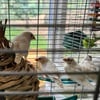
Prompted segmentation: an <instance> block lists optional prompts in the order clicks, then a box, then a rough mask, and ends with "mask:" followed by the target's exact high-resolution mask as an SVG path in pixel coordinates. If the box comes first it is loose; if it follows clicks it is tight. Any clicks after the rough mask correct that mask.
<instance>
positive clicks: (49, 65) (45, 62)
mask: <svg viewBox="0 0 100 100" xmlns="http://www.w3.org/2000/svg"><path fill="white" fill-rule="evenodd" d="M35 60H36V61H38V62H39V63H40V64H41V67H42V68H41V71H42V72H58V69H57V67H56V65H55V64H54V63H53V62H52V61H50V60H49V59H48V58H47V57H45V56H40V57H38V58H36V59H35ZM46 77H49V78H50V79H52V80H53V81H54V82H55V83H57V85H59V86H60V87H61V88H63V83H62V81H61V79H60V76H59V75H48V74H46Z"/></svg>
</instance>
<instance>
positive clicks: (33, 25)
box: [7, 24, 100, 27]
mask: <svg viewBox="0 0 100 100" xmlns="http://www.w3.org/2000/svg"><path fill="white" fill-rule="evenodd" d="M10 26H11V27H26V25H25V24H10ZM27 26H28V27H55V25H54V24H29V25H27ZM74 26H75V27H91V26H92V25H91V24H84V25H83V24H56V27H74ZM96 26H100V24H96ZM7 27H8V25H7Z"/></svg>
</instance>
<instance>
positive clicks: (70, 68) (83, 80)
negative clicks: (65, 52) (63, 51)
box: [63, 57, 93, 88]
mask: <svg viewBox="0 0 100 100" xmlns="http://www.w3.org/2000/svg"><path fill="white" fill-rule="evenodd" d="M63 61H64V62H65V65H64V67H65V68H64V69H65V72H66V73H67V72H81V67H80V65H79V64H78V63H77V62H76V61H75V60H74V58H72V57H67V58H63ZM68 76H69V77H70V79H72V80H73V81H75V82H77V83H79V84H80V85H82V86H85V87H89V88H92V87H93V85H92V84H90V83H89V81H88V80H87V77H86V75H84V74H83V75H68Z"/></svg>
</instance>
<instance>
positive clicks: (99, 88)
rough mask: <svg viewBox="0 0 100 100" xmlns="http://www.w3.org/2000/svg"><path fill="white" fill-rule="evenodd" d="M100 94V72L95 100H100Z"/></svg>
mask: <svg viewBox="0 0 100 100" xmlns="http://www.w3.org/2000/svg"><path fill="white" fill-rule="evenodd" d="M99 92H100V71H99V73H98V78H97V82H96V89H95V93H94V98H93V100H99Z"/></svg>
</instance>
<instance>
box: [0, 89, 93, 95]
mask: <svg viewBox="0 0 100 100" xmlns="http://www.w3.org/2000/svg"><path fill="white" fill-rule="evenodd" d="M83 92H84V93H90V94H93V93H94V91H88V90H87V91H76V92H74V91H68V90H67V91H64V92H37V91H34V92H33V91H29V92H20V91H18V92H14V91H13V92H0V95H4V96H5V95H8V96H11V95H19V96H20V95H23V96H28V95H36V94H49V93H50V94H72V93H77V94H80V93H83Z"/></svg>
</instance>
